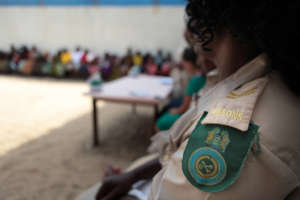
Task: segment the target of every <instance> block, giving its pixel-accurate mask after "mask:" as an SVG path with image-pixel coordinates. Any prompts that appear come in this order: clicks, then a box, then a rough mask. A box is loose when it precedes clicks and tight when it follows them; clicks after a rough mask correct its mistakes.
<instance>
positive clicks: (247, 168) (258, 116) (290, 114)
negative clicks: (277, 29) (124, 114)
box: [148, 55, 300, 200]
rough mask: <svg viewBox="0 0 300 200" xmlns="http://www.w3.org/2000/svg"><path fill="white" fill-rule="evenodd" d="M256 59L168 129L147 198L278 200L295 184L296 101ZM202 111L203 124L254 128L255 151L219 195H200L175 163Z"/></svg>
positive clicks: (299, 109) (298, 173)
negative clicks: (258, 149) (159, 166)
mask: <svg viewBox="0 0 300 200" xmlns="http://www.w3.org/2000/svg"><path fill="white" fill-rule="evenodd" d="M267 64H268V62H267V58H266V56H265V55H260V56H258V57H257V58H255V59H254V60H253V61H251V62H249V63H248V64H246V65H245V66H243V67H242V68H240V69H239V70H238V71H237V72H236V73H235V74H233V75H232V76H230V77H228V78H227V79H225V80H224V81H222V82H220V83H218V84H216V86H214V87H213V88H212V89H210V90H209V91H207V92H206V94H205V95H203V96H202V97H201V98H200V100H199V103H198V106H197V108H193V109H191V110H189V111H188V112H187V113H186V114H184V115H183V116H182V117H181V118H180V120H178V121H177V122H176V123H175V124H174V126H173V127H172V128H171V130H170V132H169V133H170V138H169V144H168V145H167V146H164V148H162V150H161V152H163V153H162V154H161V162H162V165H163V168H162V170H161V171H160V172H159V173H158V174H157V175H156V176H155V177H154V179H153V182H152V188H151V193H150V196H149V198H148V199H149V200H183V199H189V200H193V199H197V200H240V199H242V200H254V199H255V200H269V199H270V200H277V199H278V200H279V199H284V198H285V197H286V196H287V195H288V194H289V193H290V192H291V191H292V190H293V189H295V188H296V187H297V186H299V178H300V167H299V166H300V138H299V132H300V131H299V129H298V124H299V117H300V100H299V98H297V97H295V96H294V95H293V94H292V93H291V92H290V91H289V90H288V89H287V88H286V86H285V85H284V84H283V83H282V81H281V80H280V77H279V75H278V74H276V73H274V72H272V73H269V74H267V72H268V66H267ZM204 111H208V115H207V116H206V117H205V119H204V120H203V121H202V123H203V124H221V125H225V126H230V127H234V128H236V129H238V130H241V131H246V130H248V127H249V123H250V120H253V121H254V123H255V124H256V125H258V126H260V129H259V135H260V145H261V150H262V151H261V153H260V154H258V155H256V156H254V154H253V153H252V152H250V153H249V155H248V157H247V160H246V162H245V165H244V167H243V169H242V171H241V173H240V176H239V178H238V179H237V181H236V182H235V183H234V184H233V185H232V186H230V187H229V188H227V189H226V190H225V191H222V192H218V193H206V192H203V191H200V190H199V189H197V188H196V187H194V186H193V185H191V184H190V183H189V181H188V180H187V179H186V177H185V176H184V174H183V172H182V168H181V162H182V158H183V153H184V150H185V147H186V145H187V142H188V139H189V136H190V134H191V133H192V131H193V129H194V128H195V126H196V124H197V122H198V120H199V119H200V117H201V116H202V114H203V112H204Z"/></svg>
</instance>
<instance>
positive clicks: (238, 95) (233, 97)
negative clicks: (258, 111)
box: [227, 87, 257, 99]
mask: <svg viewBox="0 0 300 200" xmlns="http://www.w3.org/2000/svg"><path fill="white" fill-rule="evenodd" d="M256 89H257V87H255V88H252V89H250V90H247V91H245V92H242V93H241V94H237V93H235V92H230V94H229V95H228V96H227V98H229V99H237V98H240V97H245V96H249V95H251V94H253V93H255V92H256Z"/></svg>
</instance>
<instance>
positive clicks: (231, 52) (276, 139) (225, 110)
mask: <svg viewBox="0 0 300 200" xmlns="http://www.w3.org/2000/svg"><path fill="white" fill-rule="evenodd" d="M299 9H300V5H299V2H298V1H272V2H270V1H250V0H245V1H243V2H241V1H239V0H232V1H222V2H221V3H220V1H218V0H209V1H208V0H197V1H195V0H188V5H187V9H186V10H187V16H188V26H189V29H190V30H192V31H193V34H195V35H196V36H197V37H196V38H197V39H198V40H199V41H198V43H199V44H200V47H201V48H199V54H201V55H202V56H203V57H204V59H206V62H207V64H208V65H210V64H211V65H215V66H216V68H217V70H218V83H217V84H216V85H215V86H213V88H211V89H210V90H209V91H207V92H206V93H205V94H203V96H201V98H200V99H199V103H198V106H197V107H195V108H194V109H192V110H189V111H188V112H187V113H185V114H184V115H183V116H182V117H181V118H180V119H179V120H178V121H177V122H176V123H175V124H174V126H173V127H172V129H171V131H169V133H170V134H169V143H168V144H166V146H165V148H163V149H162V151H161V154H160V159H153V160H152V161H149V162H147V163H145V164H143V165H141V166H140V167H138V168H135V169H134V170H131V171H129V172H126V173H123V174H120V175H115V176H111V177H107V178H106V179H105V180H104V181H103V184H102V185H101V187H100V189H98V193H97V194H94V195H93V196H94V197H96V198H95V199H97V200H110V199H119V198H120V197H121V198H126V196H127V194H128V192H129V191H130V190H131V189H132V185H133V184H134V183H136V182H138V181H140V180H143V179H148V180H151V181H152V184H151V189H150V192H149V195H148V196H147V198H148V200H183V199H184V200H185V199H188V200H208V199H209V200H228V199H232V200H240V199H242V200H253V199H255V200H283V199H284V200H296V199H300V187H299V186H300V170H299V166H300V151H299V146H300V139H299V129H298V126H299V117H300V88H299V85H300V79H299V78H298V76H299V71H300V68H299V51H298V48H299V43H298V42H297V40H296V39H297V38H299V36H300V32H299V31H298V30H297V27H296V26H295V24H297V19H299V17H300V12H299ZM278 13H280V14H278ZM263 16H267V17H263ZM274 22H276V23H274ZM279 27H280V28H279ZM274 41H276V42H274ZM98 188H99V186H98ZM129 193H130V192H129ZM128 198H129V199H140V198H139V197H138V194H132V193H131V196H130V197H128ZM85 200H88V199H85Z"/></svg>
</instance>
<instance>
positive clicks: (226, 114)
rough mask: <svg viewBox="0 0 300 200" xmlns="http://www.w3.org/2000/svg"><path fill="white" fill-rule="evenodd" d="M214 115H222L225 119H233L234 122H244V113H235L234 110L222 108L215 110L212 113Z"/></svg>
mask: <svg viewBox="0 0 300 200" xmlns="http://www.w3.org/2000/svg"><path fill="white" fill-rule="evenodd" d="M211 113H212V114H213V115H221V116H223V117H227V118H231V119H234V120H242V119H243V116H244V115H243V113H241V112H237V111H233V110H227V109H220V108H215V109H213V110H212V112H211Z"/></svg>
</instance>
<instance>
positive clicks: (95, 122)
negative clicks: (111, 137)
mask: <svg viewBox="0 0 300 200" xmlns="http://www.w3.org/2000/svg"><path fill="white" fill-rule="evenodd" d="M93 146H94V147H97V146H99V138H98V114H97V99H94V98H93Z"/></svg>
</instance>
